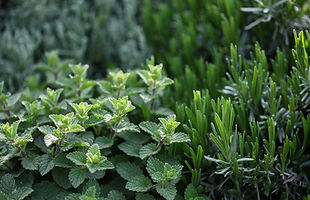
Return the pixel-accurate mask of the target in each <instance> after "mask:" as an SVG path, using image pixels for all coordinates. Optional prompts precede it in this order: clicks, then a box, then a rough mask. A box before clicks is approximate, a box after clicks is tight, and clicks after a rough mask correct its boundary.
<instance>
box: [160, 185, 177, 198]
mask: <svg viewBox="0 0 310 200" xmlns="http://www.w3.org/2000/svg"><path fill="white" fill-rule="evenodd" d="M156 191H157V192H158V194H160V195H161V196H162V197H164V198H165V199H167V200H174V198H175V196H176V194H177V189H176V187H175V185H173V184H172V183H170V182H167V183H162V184H158V185H157V186H156Z"/></svg>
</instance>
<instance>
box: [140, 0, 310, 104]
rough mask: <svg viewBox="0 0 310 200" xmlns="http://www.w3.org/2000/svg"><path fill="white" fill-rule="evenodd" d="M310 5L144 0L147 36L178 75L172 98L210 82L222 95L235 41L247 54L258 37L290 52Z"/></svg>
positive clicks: (270, 49)
mask: <svg viewBox="0 0 310 200" xmlns="http://www.w3.org/2000/svg"><path fill="white" fill-rule="evenodd" d="M309 8H310V7H309V3H308V2H307V1H306V0H301V1H289V0H283V1H280V0H279V1H278V0H257V1H256V0H253V1H251V0H236V1H230V0H211V1H208V2H206V1H204V0H185V1H184V0H172V1H155V0H144V5H143V9H142V14H143V15H142V19H143V27H144V30H145V34H146V38H147V42H148V44H149V45H150V46H151V47H152V49H153V51H154V54H155V58H156V60H158V61H159V62H162V63H164V64H166V65H168V66H171V67H169V68H167V72H168V74H169V75H170V76H172V77H173V78H175V84H174V86H173V92H172V94H171V95H173V97H171V95H169V94H168V95H167V98H168V99H167V101H166V102H167V103H168V102H169V101H173V99H185V101H186V102H189V101H190V100H191V98H192V90H197V89H205V88H207V89H208V90H209V93H210V95H211V97H213V98H216V97H218V96H219V95H220V93H219V90H220V89H221V88H222V87H223V86H224V85H225V84H223V81H221V79H223V78H224V76H225V74H226V71H227V67H226V63H225V59H226V58H227V56H229V46H230V44H231V43H232V44H235V45H237V46H238V47H239V53H240V54H241V55H245V56H249V54H248V53H249V52H250V51H251V50H252V47H253V45H254V44H255V43H256V42H259V43H260V45H261V46H262V48H263V49H265V50H266V54H267V56H273V55H274V54H276V51H277V48H278V47H281V48H283V49H284V53H285V54H288V53H289V50H290V49H289V48H287V46H292V45H293V40H292V38H293V37H292V30H293V29H294V28H295V29H298V30H303V29H307V28H309V26H310V24H309V19H310V17H309ZM184 85H186V87H184Z"/></svg>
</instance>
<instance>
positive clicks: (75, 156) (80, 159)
mask: <svg viewBox="0 0 310 200" xmlns="http://www.w3.org/2000/svg"><path fill="white" fill-rule="evenodd" d="M66 157H67V158H68V159H70V160H71V161H72V162H73V163H75V164H76V165H85V164H86V155H85V153H83V152H79V151H76V152H72V153H69V154H68V155H67V156H66Z"/></svg>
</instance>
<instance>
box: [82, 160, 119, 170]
mask: <svg viewBox="0 0 310 200" xmlns="http://www.w3.org/2000/svg"><path fill="white" fill-rule="evenodd" d="M86 166H87V168H88V170H89V172H90V173H94V172H96V171H102V170H107V169H114V165H113V164H112V163H111V162H110V161H108V160H105V161H103V162H100V163H96V164H94V163H87V164H86Z"/></svg>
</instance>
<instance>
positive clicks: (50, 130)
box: [38, 125, 55, 135]
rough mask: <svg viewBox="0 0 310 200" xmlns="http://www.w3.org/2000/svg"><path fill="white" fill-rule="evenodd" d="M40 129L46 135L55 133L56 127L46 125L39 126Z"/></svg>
mask: <svg viewBox="0 0 310 200" xmlns="http://www.w3.org/2000/svg"><path fill="white" fill-rule="evenodd" d="M38 129H39V131H41V132H42V133H43V134H45V135H53V134H54V130H55V127H53V126H49V125H44V126H39V127H38Z"/></svg>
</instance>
